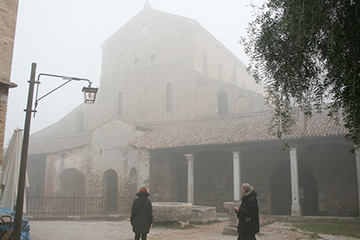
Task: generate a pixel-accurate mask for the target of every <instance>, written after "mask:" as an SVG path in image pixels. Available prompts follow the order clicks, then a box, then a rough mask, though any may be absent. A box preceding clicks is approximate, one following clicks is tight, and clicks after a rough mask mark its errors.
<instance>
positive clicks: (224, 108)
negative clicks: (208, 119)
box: [216, 91, 229, 115]
mask: <svg viewBox="0 0 360 240" xmlns="http://www.w3.org/2000/svg"><path fill="white" fill-rule="evenodd" d="M228 98H229V97H228V95H227V93H226V92H224V91H221V92H219V93H218V95H217V98H216V99H217V113H218V115H224V114H228V113H229V103H228V101H229V100H228Z"/></svg>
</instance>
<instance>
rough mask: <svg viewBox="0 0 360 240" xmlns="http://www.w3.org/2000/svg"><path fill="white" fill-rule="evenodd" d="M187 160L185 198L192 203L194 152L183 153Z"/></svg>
mask: <svg viewBox="0 0 360 240" xmlns="http://www.w3.org/2000/svg"><path fill="white" fill-rule="evenodd" d="M185 157H186V158H187V160H188V190H187V199H188V203H192V204H194V158H195V155H194V154H185Z"/></svg>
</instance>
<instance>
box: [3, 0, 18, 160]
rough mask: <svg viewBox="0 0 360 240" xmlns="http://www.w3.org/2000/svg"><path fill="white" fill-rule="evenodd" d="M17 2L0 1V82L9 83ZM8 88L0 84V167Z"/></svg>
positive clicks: (14, 0) (12, 0) (11, 0)
mask: <svg viewBox="0 0 360 240" xmlns="http://www.w3.org/2000/svg"><path fill="white" fill-rule="evenodd" d="M17 9H18V0H6V1H4V0H1V1H0V81H3V82H8V83H10V73H11V64H12V55H13V48H14V38H15V27H16V19H17ZM8 88H9V87H8V86H6V85H3V84H0V165H2V159H3V146H4V134H5V133H4V132H5V121H6V111H7V97H8Z"/></svg>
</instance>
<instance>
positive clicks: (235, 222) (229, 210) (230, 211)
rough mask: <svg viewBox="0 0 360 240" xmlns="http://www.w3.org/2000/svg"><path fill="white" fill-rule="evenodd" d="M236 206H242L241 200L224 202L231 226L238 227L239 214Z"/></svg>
mask: <svg viewBox="0 0 360 240" xmlns="http://www.w3.org/2000/svg"><path fill="white" fill-rule="evenodd" d="M235 207H240V202H224V208H225V209H226V213H227V215H228V217H229V226H231V227H237V225H238V219H237V215H236V213H235V210H234V208H235Z"/></svg>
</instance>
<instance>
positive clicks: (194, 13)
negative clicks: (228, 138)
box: [4, 0, 264, 147]
mask: <svg viewBox="0 0 360 240" xmlns="http://www.w3.org/2000/svg"><path fill="white" fill-rule="evenodd" d="M145 2H146V0H104V1H98V0H19V9H18V19H17V27H16V35H15V46H14V54H13V64H12V71H11V79H10V81H11V82H13V83H16V84H18V87H17V88H12V89H10V90H9V99H8V112H7V121H6V129H5V141H4V147H6V146H7V145H8V143H9V141H10V138H11V136H12V134H13V131H14V129H15V128H17V127H19V128H23V127H24V119H25V113H24V109H25V108H26V104H27V95H28V80H29V78H30V70H31V69H30V68H31V63H32V62H36V63H37V72H36V73H37V74H36V75H38V74H39V73H50V74H58V75H65V76H75V77H81V78H88V79H91V80H92V81H93V82H94V83H93V86H94V87H99V79H100V74H101V61H102V59H101V57H102V56H101V55H102V51H101V44H102V43H104V42H105V41H106V40H107V39H108V38H109V37H110V36H111V35H112V34H114V33H115V32H116V31H117V30H118V29H120V28H121V27H122V26H123V25H124V24H125V23H126V22H128V21H129V20H130V19H131V18H132V17H134V16H135V15H136V14H137V13H138V12H140V11H141V10H142V9H143V6H144V4H145ZM253 2H254V3H255V4H257V5H259V4H262V3H263V2H264V0H254V1H253ZM249 3H250V0H222V1H220V0H217V1H208V0H181V1H177V0H150V5H151V7H152V8H154V9H157V10H160V11H164V12H169V13H173V14H176V15H180V16H183V17H188V18H191V19H195V20H197V21H198V22H199V23H200V24H201V25H202V26H203V27H204V28H205V29H206V30H208V31H209V32H210V33H211V34H212V35H213V36H214V37H215V38H217V39H218V40H219V41H220V42H221V43H223V44H224V45H225V46H226V47H227V48H228V49H229V50H230V51H231V52H233V53H234V54H235V55H236V56H237V57H238V58H239V59H240V60H242V61H243V62H244V63H245V64H247V62H248V57H247V56H246V55H245V53H244V51H243V47H242V46H240V45H239V44H238V40H239V39H240V36H246V27H247V24H248V22H249V21H251V20H253V17H251V8H250V7H247V6H246V5H248V4H249ZM63 82H64V81H62V80H59V79H56V78H45V77H44V78H41V84H40V92H39V95H40V96H42V95H44V94H45V93H47V92H48V91H50V90H51V89H53V88H55V87H56V86H58V85H59V84H62V83H63ZM85 85H87V84H86V82H71V83H70V84H68V85H66V86H65V87H63V88H61V89H59V90H57V91H56V92H54V93H52V94H51V95H49V96H47V97H46V98H44V99H43V100H41V101H40V102H39V105H38V108H37V110H38V112H37V114H36V117H35V118H32V119H31V133H34V132H36V131H39V130H41V129H43V128H45V127H47V126H49V125H51V124H53V123H55V122H57V121H58V120H59V119H61V118H62V117H64V116H65V115H66V114H67V113H68V112H70V111H71V110H72V109H74V108H75V107H76V106H78V105H79V104H81V103H82V101H83V96H82V92H81V89H82V87H83V86H85ZM100 91H101V89H100Z"/></svg>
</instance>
